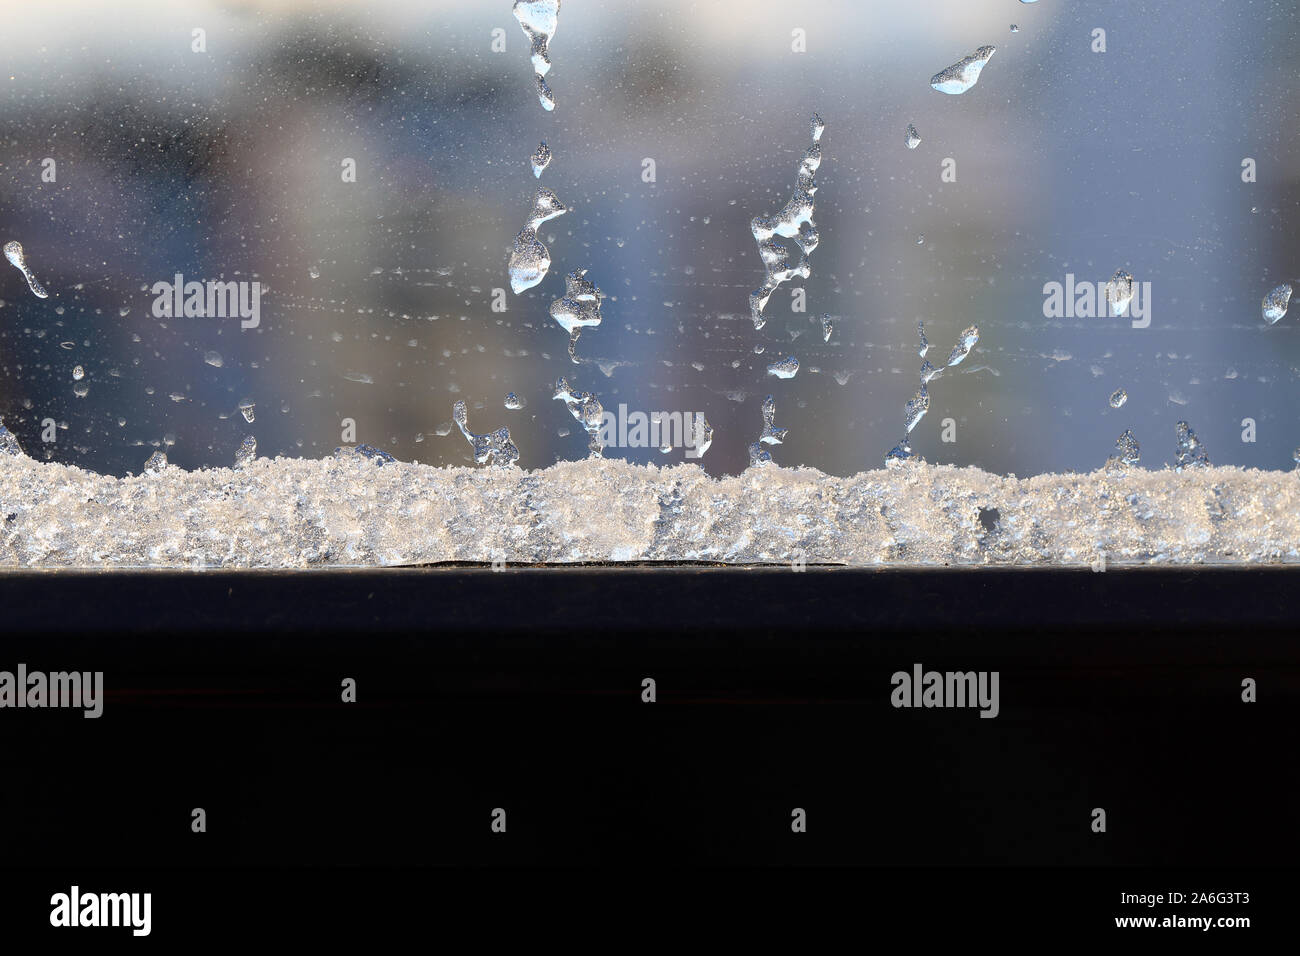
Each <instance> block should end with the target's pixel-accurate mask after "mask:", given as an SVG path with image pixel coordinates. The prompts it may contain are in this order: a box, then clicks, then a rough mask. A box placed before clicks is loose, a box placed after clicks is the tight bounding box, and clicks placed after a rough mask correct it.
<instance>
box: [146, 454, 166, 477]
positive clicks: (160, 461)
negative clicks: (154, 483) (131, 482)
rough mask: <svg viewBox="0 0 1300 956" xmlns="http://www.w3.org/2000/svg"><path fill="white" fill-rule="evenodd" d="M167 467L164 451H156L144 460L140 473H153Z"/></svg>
mask: <svg viewBox="0 0 1300 956" xmlns="http://www.w3.org/2000/svg"><path fill="white" fill-rule="evenodd" d="M166 467H167V455H166V453H165V452H162V451H156V452H154V453H153V454H152V455H150V456H149V457H148V458H146V459H145V461H144V468H143V469H142V471H141V474H145V475H153V474H157V473H158V472H160V471H162V470H163V469H164V468H166Z"/></svg>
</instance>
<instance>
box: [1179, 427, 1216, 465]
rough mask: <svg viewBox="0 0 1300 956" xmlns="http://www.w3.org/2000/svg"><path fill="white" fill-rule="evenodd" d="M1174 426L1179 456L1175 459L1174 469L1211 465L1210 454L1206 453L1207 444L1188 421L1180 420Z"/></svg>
mask: <svg viewBox="0 0 1300 956" xmlns="http://www.w3.org/2000/svg"><path fill="white" fill-rule="evenodd" d="M1174 428H1175V432H1176V434H1177V437H1178V457H1177V458H1176V459H1175V461H1174V470H1175V471H1182V470H1183V469H1184V468H1207V467H1209V464H1210V456H1209V455H1207V454H1206V453H1205V446H1204V445H1202V444H1201V440H1200V439H1199V438H1197V437H1196V433H1195V432H1193V431H1192V426H1191V425H1189V424H1187V422H1179V423H1178V424H1177V425H1175V426H1174Z"/></svg>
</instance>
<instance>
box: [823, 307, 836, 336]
mask: <svg viewBox="0 0 1300 956" xmlns="http://www.w3.org/2000/svg"><path fill="white" fill-rule="evenodd" d="M834 331H835V323H834V322H833V321H832V320H831V314H830V313H829V312H827V313H826V314H825V315H823V316H822V341H823V342H829V341H830V340H831V334H832V333H833V332H834Z"/></svg>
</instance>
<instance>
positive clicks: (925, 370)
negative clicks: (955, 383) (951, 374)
mask: <svg viewBox="0 0 1300 956" xmlns="http://www.w3.org/2000/svg"><path fill="white" fill-rule="evenodd" d="M940 374H942V372H941V370H940V369H937V368H935V367H934V366H933V365H931V364H930V360H929V359H926V360H925V361H924V362H922V363H921V383H922V384H924V383H926V382H928V381H930V379H932V378H938V377H939V376H940Z"/></svg>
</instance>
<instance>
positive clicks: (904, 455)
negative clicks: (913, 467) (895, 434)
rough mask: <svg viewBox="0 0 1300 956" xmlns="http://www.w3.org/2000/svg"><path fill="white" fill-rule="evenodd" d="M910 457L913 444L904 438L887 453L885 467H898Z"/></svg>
mask: <svg viewBox="0 0 1300 956" xmlns="http://www.w3.org/2000/svg"><path fill="white" fill-rule="evenodd" d="M910 458H912V446H911V445H910V444H908V441H907V439H906V438H904V439H902V440H901V441H900V442H899V443H898V444H897V445H895V446H894V447H893V448H891V449H889V451H888V452H886V453H885V467H886V468H897V467H898V466H899V465H901V464H902V463H903V462H905V461H907V460H909V459H910Z"/></svg>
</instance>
